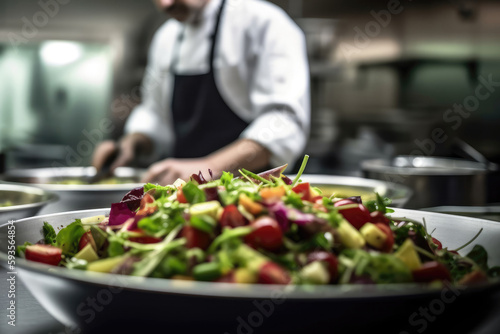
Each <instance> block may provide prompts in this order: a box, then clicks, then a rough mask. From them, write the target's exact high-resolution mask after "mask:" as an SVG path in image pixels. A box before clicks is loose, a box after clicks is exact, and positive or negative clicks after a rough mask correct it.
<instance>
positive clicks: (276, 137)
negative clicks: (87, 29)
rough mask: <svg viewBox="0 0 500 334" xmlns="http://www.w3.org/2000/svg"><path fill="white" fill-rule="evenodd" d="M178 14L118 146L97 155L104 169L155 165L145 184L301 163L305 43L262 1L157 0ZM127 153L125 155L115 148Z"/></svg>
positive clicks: (153, 57) (157, 39)
mask: <svg viewBox="0 0 500 334" xmlns="http://www.w3.org/2000/svg"><path fill="white" fill-rule="evenodd" d="M155 2H156V4H157V6H158V7H159V9H160V10H162V11H163V12H165V13H166V14H167V15H169V16H170V17H172V18H173V20H167V22H166V23H165V24H164V25H163V26H161V27H160V28H159V30H158V31H157V32H156V34H155V36H154V38H153V40H152V43H151V47H150V51H149V60H148V66H147V69H146V74H145V77H144V80H143V85H142V98H143V100H142V103H141V104H140V105H138V106H137V107H135V108H134V110H133V111H132V113H131V115H130V116H129V118H128V119H127V122H126V125H125V131H124V132H125V135H124V136H123V138H121V140H119V141H118V142H114V141H105V142H103V143H101V144H100V145H99V146H98V147H97V148H96V150H95V152H94V157H93V164H94V166H95V167H96V168H97V169H100V168H101V167H102V166H103V164H104V162H105V161H106V160H109V158H110V157H111V156H113V154H114V155H115V158H114V161H113V164H112V165H111V168H112V169H114V168H116V167H118V166H126V165H130V164H132V163H134V162H137V161H142V162H147V163H148V164H150V163H152V164H151V165H150V167H149V169H148V170H147V172H146V174H145V176H144V179H143V181H144V182H156V183H159V184H171V183H172V182H174V181H175V180H176V179H177V178H182V179H184V180H187V179H188V178H189V176H190V175H191V174H193V173H198V172H199V171H201V172H203V173H204V175H208V171H209V170H210V171H211V172H212V173H213V175H214V176H219V175H220V174H221V173H222V171H225V170H227V171H233V172H236V171H237V170H238V169H239V168H246V169H249V170H252V171H259V170H262V169H265V168H267V167H269V166H278V165H282V164H285V163H289V164H291V165H293V163H294V162H295V161H296V160H297V159H298V158H299V157H300V156H301V155H303V154H304V152H303V150H304V148H305V145H306V141H307V137H308V135H309V126H310V107H309V71H308V62H307V53H306V46H305V39H304V35H303V33H302V31H301V30H300V29H299V28H298V27H297V25H296V24H295V23H294V22H293V21H292V20H291V19H290V18H289V17H288V16H287V15H286V13H284V12H283V11H282V10H281V9H280V8H278V7H277V6H275V5H273V4H271V3H269V2H266V1H262V0H155ZM117 152H119V153H118V154H116V153H117Z"/></svg>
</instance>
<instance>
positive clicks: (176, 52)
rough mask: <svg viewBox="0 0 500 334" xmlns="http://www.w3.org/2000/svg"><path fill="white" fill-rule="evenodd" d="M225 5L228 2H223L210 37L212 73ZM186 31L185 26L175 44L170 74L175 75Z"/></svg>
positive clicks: (223, 0) (224, 0)
mask: <svg viewBox="0 0 500 334" xmlns="http://www.w3.org/2000/svg"><path fill="white" fill-rule="evenodd" d="M225 3H226V0H222V3H221V5H220V7H219V12H218V13H217V20H216V22H215V27H214V31H213V33H212V35H211V36H210V40H211V43H212V44H211V46H210V55H209V66H210V72H213V70H214V60H215V46H216V44H217V40H218V36H219V27H220V21H221V16H222V12H223V9H224V7H225V6H224V5H225ZM185 31H186V27H185V26H183V27H182V30H181V31H180V33H179V35H178V36H177V41H176V42H175V49H174V53H173V56H172V61H171V63H170V72H171V73H175V68H176V67H177V63H178V62H179V54H180V49H181V44H182V41H183V40H184V34H185Z"/></svg>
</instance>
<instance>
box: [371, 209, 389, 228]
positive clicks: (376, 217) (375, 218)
mask: <svg viewBox="0 0 500 334" xmlns="http://www.w3.org/2000/svg"><path fill="white" fill-rule="evenodd" d="M370 217H371V220H370V222H371V223H373V224H376V223H383V224H386V225H389V224H390V223H391V221H390V220H389V218H387V217H386V216H385V214H384V213H383V212H382V211H373V212H371V213H370Z"/></svg>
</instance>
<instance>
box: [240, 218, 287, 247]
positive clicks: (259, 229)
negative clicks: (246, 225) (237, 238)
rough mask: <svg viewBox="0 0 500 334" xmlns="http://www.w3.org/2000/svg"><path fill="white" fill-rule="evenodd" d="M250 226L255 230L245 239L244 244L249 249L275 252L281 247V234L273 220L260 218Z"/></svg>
mask: <svg viewBox="0 0 500 334" xmlns="http://www.w3.org/2000/svg"><path fill="white" fill-rule="evenodd" d="M250 226H252V227H254V228H255V229H254V230H253V232H252V233H250V234H248V235H247V236H246V237H245V242H246V243H247V244H248V245H250V246H251V247H253V248H263V249H265V250H269V251H275V250H278V249H279V248H280V247H281V245H283V232H282V231H281V228H280V226H279V224H278V222H277V221H276V220H275V219H274V218H271V217H269V216H262V217H259V218H257V219H256V220H255V221H253V222H252V223H251V224H250Z"/></svg>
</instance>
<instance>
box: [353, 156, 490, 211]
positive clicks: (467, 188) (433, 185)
mask: <svg viewBox="0 0 500 334" xmlns="http://www.w3.org/2000/svg"><path fill="white" fill-rule="evenodd" d="M361 169H362V171H363V175H364V177H367V178H371V179H378V180H384V181H387V182H394V183H399V184H403V185H406V186H408V187H410V188H411V189H412V190H413V196H412V197H411V199H410V200H409V201H408V204H407V206H406V207H407V208H427V207H433V206H442V205H475V206H480V205H485V204H486V203H487V185H486V183H487V176H488V174H489V173H490V172H491V169H490V167H489V166H488V165H486V164H483V163H479V162H474V161H468V160H461V159H451V158H441V157H426V156H397V157H395V158H393V159H392V160H386V159H374V160H365V161H363V162H362V163H361Z"/></svg>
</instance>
